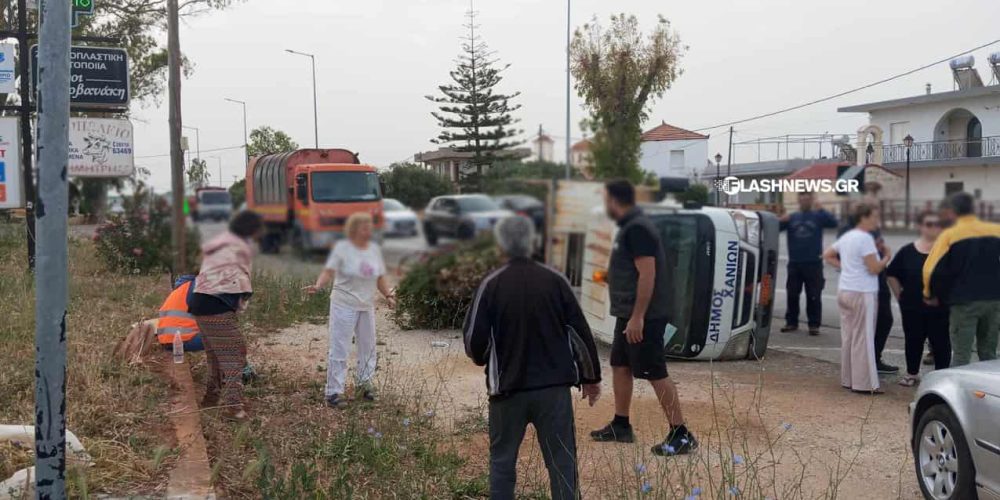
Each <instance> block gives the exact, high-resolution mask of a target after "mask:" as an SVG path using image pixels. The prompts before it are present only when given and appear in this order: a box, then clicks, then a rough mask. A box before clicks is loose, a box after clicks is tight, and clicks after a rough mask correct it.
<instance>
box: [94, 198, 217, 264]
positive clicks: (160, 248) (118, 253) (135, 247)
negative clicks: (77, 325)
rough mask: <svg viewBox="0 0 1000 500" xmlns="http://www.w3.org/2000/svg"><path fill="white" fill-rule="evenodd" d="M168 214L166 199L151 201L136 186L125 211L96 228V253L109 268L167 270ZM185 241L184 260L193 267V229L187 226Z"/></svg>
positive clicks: (195, 255)
mask: <svg viewBox="0 0 1000 500" xmlns="http://www.w3.org/2000/svg"><path fill="white" fill-rule="evenodd" d="M170 215H171V213H170V206H169V205H167V202H166V200H164V199H163V198H156V199H153V200H152V201H151V200H150V197H149V196H147V193H146V192H145V191H144V190H143V189H141V188H139V189H137V190H136V192H135V194H134V195H133V196H131V197H128V198H126V199H125V213H124V214H121V215H115V216H113V217H111V218H110V219H108V221H107V222H105V223H104V224H102V225H100V226H99V227H98V228H97V232H96V234H95V235H94V244H95V246H96V247H97V254H98V255H99V256H100V257H101V259H102V260H103V261H104V263H105V265H106V266H107V268H108V269H110V270H112V271H118V272H123V273H130V274H149V273H157V272H164V271H170V270H171V267H172V266H173V252H172V244H171V233H172V231H173V229H172V223H171V220H170V219H171V217H170ZM186 241H187V262H188V263H189V267H190V268H192V269H193V267H194V265H193V263H195V262H197V260H198V246H199V237H198V231H197V229H196V228H188V230H187V238H186ZM190 270H191V269H185V270H181V271H190Z"/></svg>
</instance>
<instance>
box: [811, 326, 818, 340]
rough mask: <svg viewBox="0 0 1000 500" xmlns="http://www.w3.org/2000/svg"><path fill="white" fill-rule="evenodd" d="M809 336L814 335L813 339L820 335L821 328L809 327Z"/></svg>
mask: <svg viewBox="0 0 1000 500" xmlns="http://www.w3.org/2000/svg"><path fill="white" fill-rule="evenodd" d="M809 335H812V336H813V337H815V336H817V335H819V327H818V326H810V327H809Z"/></svg>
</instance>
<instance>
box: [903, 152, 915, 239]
mask: <svg viewBox="0 0 1000 500" xmlns="http://www.w3.org/2000/svg"><path fill="white" fill-rule="evenodd" d="M903 145H904V146H906V216H905V219H904V220H905V224H906V227H907V228H909V227H910V148H912V147H913V136H911V135H910V134H906V137H904V138H903Z"/></svg>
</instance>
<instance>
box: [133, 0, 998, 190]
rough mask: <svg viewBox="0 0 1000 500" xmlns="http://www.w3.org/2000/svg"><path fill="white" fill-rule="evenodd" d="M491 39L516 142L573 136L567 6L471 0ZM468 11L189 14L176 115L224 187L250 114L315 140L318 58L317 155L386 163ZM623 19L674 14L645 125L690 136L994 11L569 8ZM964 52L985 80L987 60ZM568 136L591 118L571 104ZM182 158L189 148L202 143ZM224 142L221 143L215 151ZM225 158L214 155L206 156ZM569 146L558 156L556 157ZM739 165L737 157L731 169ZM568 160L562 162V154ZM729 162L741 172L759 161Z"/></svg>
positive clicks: (825, 91) (378, 2) (306, 6)
mask: <svg viewBox="0 0 1000 500" xmlns="http://www.w3.org/2000/svg"><path fill="white" fill-rule="evenodd" d="M475 7H476V10H477V11H478V12H479V18H478V21H479V24H480V25H481V33H482V35H483V37H484V40H485V41H486V42H487V43H488V44H489V45H490V47H491V48H492V49H493V50H495V51H496V52H497V55H498V57H499V58H500V59H501V60H502V61H504V62H506V63H510V64H511V67H510V69H509V70H508V71H507V73H506V79H505V80H504V82H503V83H502V89H503V90H504V91H507V92H511V91H520V92H521V93H522V94H521V97H520V98H519V100H518V102H519V103H520V104H521V105H522V109H521V110H520V111H519V112H518V115H517V116H518V117H519V118H520V119H521V128H523V129H524V130H525V131H526V135H528V134H532V133H534V132H535V131H537V129H538V126H539V125H543V126H544V127H545V128H546V130H547V131H548V132H549V133H550V134H551V135H553V136H555V137H556V139H557V140H558V141H562V140H564V139H563V138H564V137H565V136H566V131H565V37H566V2H565V1H562V0H477V1H476V6H475ZM468 8H469V1H468V0H364V1H344V0H336V1H330V0H294V1H293V0H281V1H277V0H271V1H266V0H247V1H246V3H244V4H242V5H238V6H236V7H234V8H231V9H229V10H226V11H222V12H217V13H213V14H210V15H206V16H202V17H198V18H194V19H188V20H187V21H186V22H185V23H184V24H183V25H182V28H181V44H182V48H183V51H184V52H185V54H186V55H187V57H188V58H190V59H191V60H192V61H193V62H194V63H195V72H194V74H193V75H192V76H191V77H190V78H189V79H187V80H185V81H184V86H183V118H184V124H185V125H187V126H193V127H198V128H199V129H200V139H201V149H202V156H203V157H204V158H206V160H207V161H208V165H209V167H211V171H212V173H213V178H214V177H217V175H218V174H217V173H216V172H217V171H218V167H219V165H220V164H221V166H222V170H223V174H222V175H223V178H224V180H225V181H226V185H228V184H229V183H231V182H232V181H233V178H234V176H240V177H242V176H243V160H242V152H241V150H240V149H239V148H238V146H240V145H241V144H242V142H243V130H242V115H241V110H240V107H239V106H238V105H236V104H232V103H229V102H226V101H225V100H224V98H226V97H231V98H235V99H240V100H244V101H247V103H248V111H249V125H250V127H251V128H253V127H256V126H260V125H270V126H272V127H275V128H278V129H281V130H284V131H286V132H288V133H289V134H291V135H292V137H293V138H294V139H295V140H296V141H298V142H299V144H301V145H303V146H311V145H312V143H313V118H312V87H311V80H310V73H309V60H308V59H307V58H304V57H300V56H294V55H291V54H287V53H286V52H284V49H286V48H288V49H295V50H299V51H303V52H311V53H314V54H316V56H317V73H318V82H319V84H318V88H319V99H318V100H319V134H320V145H321V146H325V147H346V148H349V149H351V150H354V151H357V152H359V153H360V154H361V158H362V160H363V161H365V162H368V163H371V164H374V165H377V166H386V165H388V164H390V163H392V162H395V161H403V160H407V159H409V158H411V157H412V155H413V154H414V153H416V152H419V151H426V150H430V149H433V148H434V147H435V146H433V145H432V144H430V143H429V139H431V138H432V137H434V136H435V135H436V134H437V132H438V130H437V128H436V127H435V123H434V121H433V119H432V117H431V116H430V112H431V111H432V109H433V108H434V107H433V104H432V103H430V102H428V101H426V100H425V99H424V96H425V95H427V94H431V93H434V92H435V89H436V86H437V85H439V84H441V83H443V82H445V81H446V80H447V78H448V71H449V69H450V68H451V67H452V65H453V59H454V57H455V56H456V55H457V54H458V53H459V37H460V36H461V35H462V34H463V28H462V24H463V22H464V17H463V16H464V13H465V12H466V11H467V10H468ZM615 12H626V13H631V14H635V15H637V16H638V17H639V19H640V21H641V22H642V23H643V25H644V27H645V28H647V29H648V28H650V27H652V26H653V24H654V23H655V21H656V16H657V14H663V15H664V16H666V17H667V18H668V19H670V21H671V23H672V25H673V27H674V29H675V30H676V31H677V32H678V33H679V34H680V36H681V38H682V40H683V42H684V43H685V44H687V45H688V46H689V50H688V51H687V53H686V55H685V56H684V59H683V61H682V67H683V70H684V74H683V75H682V76H681V77H680V78H679V79H678V80H677V82H676V83H675V84H674V86H673V88H672V89H671V90H669V91H668V92H667V94H666V95H665V96H664V97H663V99H661V100H659V101H658V102H656V103H655V104H654V106H653V111H652V113H651V116H650V123H649V125H650V126H651V125H654V124H659V123H660V121H661V120H662V121H666V122H667V123H671V124H674V125H677V126H680V127H684V128H688V129H700V128H702V127H708V126H712V125H715V124H718V123H723V122H727V121H731V120H737V119H741V118H745V117H748V116H753V115H757V114H760V113H765V112H769V111H773V110H776V109H779V108H783V107H787V106H790V105H794V104H798V103H800V102H805V101H809V100H812V99H815V98H819V97H823V96H826V95H830V94H835V93H838V92H841V91H843V90H847V89H850V88H853V87H857V86H860V85H863V84H866V83H869V82H872V81H876V80H879V79H882V78H884V77H887V76H890V75H894V74H897V73H901V72H904V71H907V70H910V69H912V68H916V67H919V66H922V65H924V64H927V63H930V62H933V61H935V60H938V59H942V58H945V57H947V56H949V55H952V54H955V53H958V52H962V51H964V50H967V49H970V48H972V47H975V46H978V45H981V44H984V43H986V42H989V41H992V40H994V39H997V38H1000V30H997V29H996V26H997V24H996V19H998V18H1000V2H997V1H996V0H953V1H952V2H950V3H948V4H945V3H942V2H940V1H938V0H883V1H879V2H873V1H871V0H865V1H861V0H839V1H837V2H828V1H819V0H805V1H803V0H755V1H748V0H707V1H701V2H673V1H666V0H658V1H654V0H615V1H614V2H611V1H608V0H603V1H602V0H573V14H572V18H571V19H572V24H573V26H574V27H575V26H579V25H581V24H583V23H584V22H586V21H588V20H590V19H591V18H593V17H594V16H597V17H598V18H599V19H601V20H606V19H607V17H608V16H609V15H611V14H612V13H615ZM993 51H1000V44H996V45H993V46H991V47H989V48H986V49H982V50H979V51H977V52H976V53H975V54H974V55H975V56H976V59H977V66H978V68H979V70H980V73H981V75H982V76H983V79H984V80H986V81H988V80H989V77H990V73H989V70H988V69H987V66H986V64H985V60H986V57H987V56H988V54H989V53H990V52H993ZM926 83H931V84H932V85H933V88H934V90H935V91H944V90H950V89H951V88H952V82H951V75H950V72H949V71H948V68H947V65H946V64H945V65H938V66H936V67H934V68H931V69H929V70H926V71H923V72H920V73H917V74H915V75H912V76H908V77H905V78H901V79H899V80H896V81H894V82H891V83H888V84H885V85H881V86H878V87H875V88H872V89H868V90H865V91H862V92H859V93H857V94H854V95H851V96H847V97H843V98H840V99H837V100H834V101H831V102H827V103H823V104H819V105H816V106H812V107H809V108H807V109H804V110H800V111H795V112H791V113H787V114H783V115H780V116H777V117H773V118H769V119H765V120H760V121H755V122H751V123H746V124H742V125H738V126H736V140H737V141H740V140H747V139H752V138H755V137H764V136H771V135H783V134H792V133H824V132H830V133H838V134H840V133H852V132H854V131H856V130H857V129H858V127H859V126H860V125H862V124H863V123H864V121H865V119H866V117H865V116H863V115H850V114H838V113H837V112H836V108H837V107H840V106H845V105H848V104H857V103H861V102H868V101H875V100H882V99H891V98H897V97H904V96H907V95H914V94H920V93H923V92H924V85H925V84H926ZM572 109H573V119H572V121H573V125H574V130H573V131H572V136H573V137H574V138H576V137H578V136H580V131H579V129H578V127H577V123H578V122H579V119H580V118H581V117H582V116H583V114H584V113H585V110H584V109H583V108H582V107H581V103H580V101H579V99H577V98H576V97H575V95H574V99H573V107H572ZM133 113H134V122H135V129H136V164H137V165H139V166H144V167H147V168H149V169H150V170H151V171H152V181H153V183H154V185H155V186H156V187H157V189H158V190H167V189H169V185H170V182H169V161H168V157H167V156H166V153H167V152H168V151H169V144H168V131H167V108H166V101H165V97H164V99H163V102H162V103H161V104H160V105H159V106H157V105H156V104H155V103H152V104H147V105H146V106H145V107H143V106H141V105H135V104H134V105H133ZM726 130H727V129H725V128H720V129H715V130H711V131H709V133H711V134H712V141H711V144H710V153H709V154H714V152H715V151H719V152H722V153H725V149H726V140H727V138H728V137H727V132H726ZM186 133H187V134H188V135H190V136H191V147H192V149H193V148H195V146H196V144H195V140H194V132H193V131H190V130H188V131H186ZM221 148H229V149H221ZM213 149H219V151H214V152H213V151H209V150H213ZM559 150H561V147H557V151H559ZM741 155H742V156H743V157H742V158H741ZM560 156H561V155H560ZM752 156H753V154H752V153H749V152H748V153H747V154H742V153H738V154H737V157H736V161H741V160H747V161H749V160H752Z"/></svg>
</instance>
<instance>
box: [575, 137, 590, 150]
mask: <svg viewBox="0 0 1000 500" xmlns="http://www.w3.org/2000/svg"><path fill="white" fill-rule="evenodd" d="M590 144H591V143H590V139H584V140H582V141H579V142H577V143H576V144H574V145H573V146H572V147H571V148H570V149H572V150H573V151H590Z"/></svg>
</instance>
